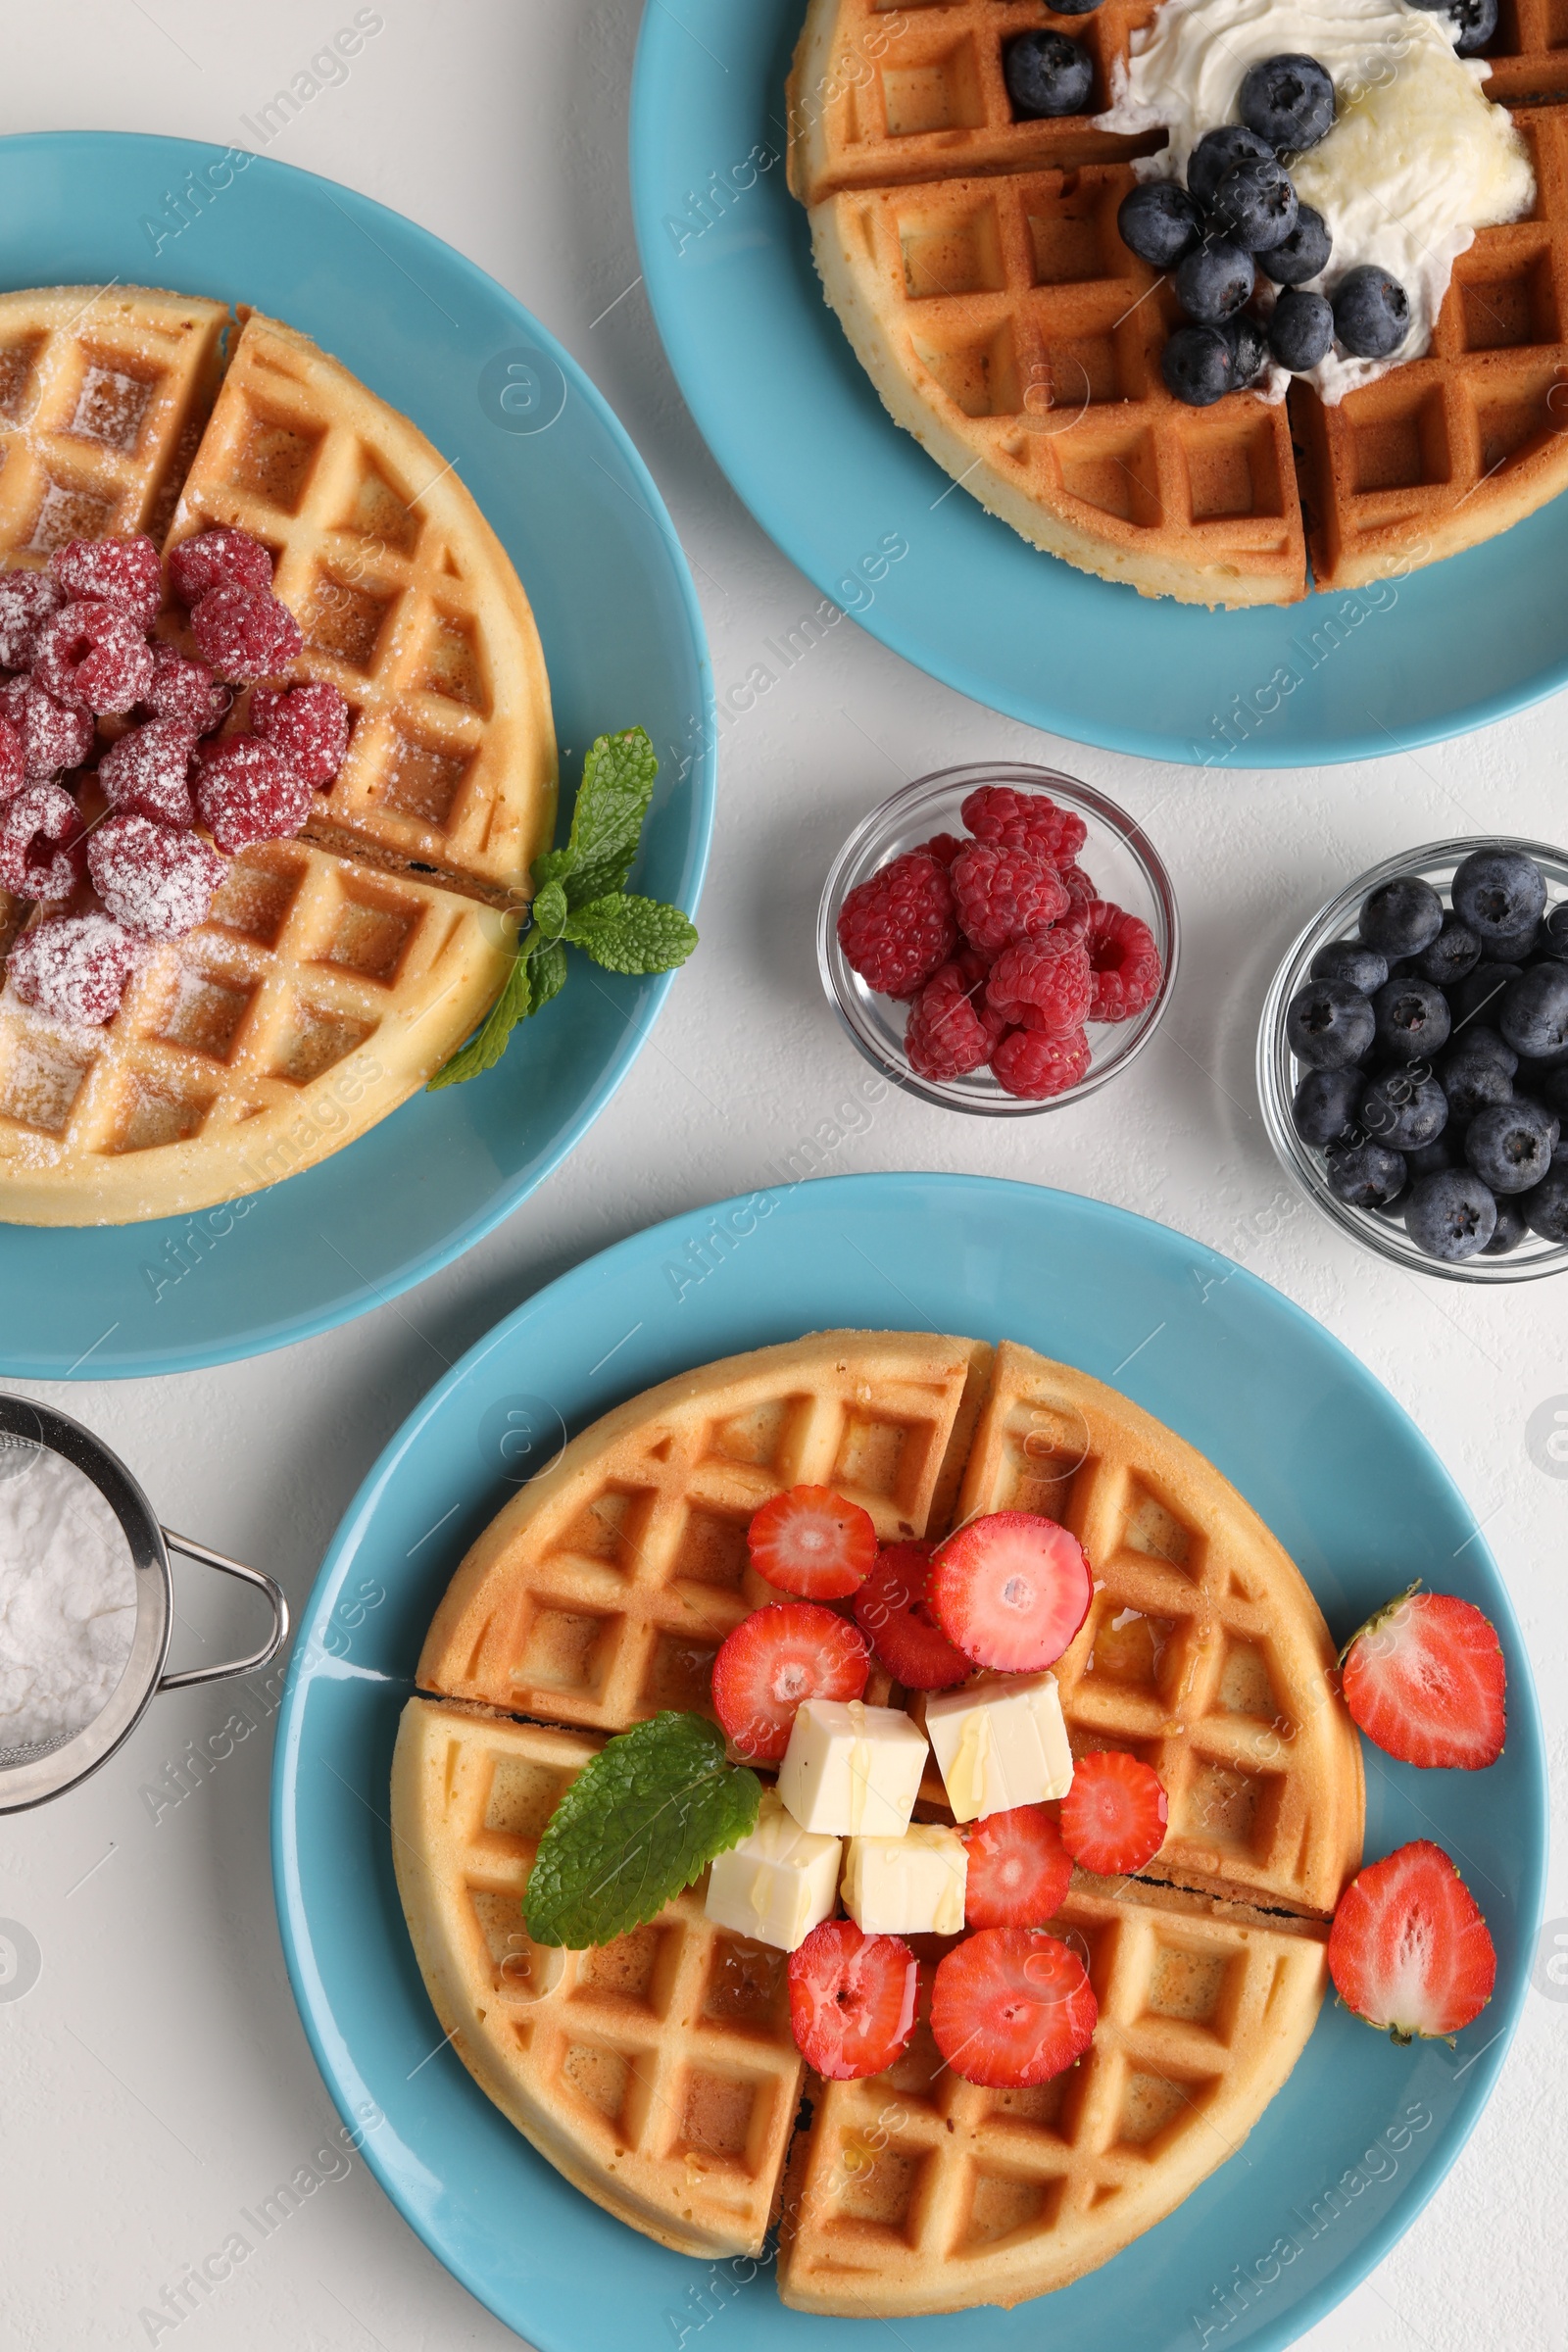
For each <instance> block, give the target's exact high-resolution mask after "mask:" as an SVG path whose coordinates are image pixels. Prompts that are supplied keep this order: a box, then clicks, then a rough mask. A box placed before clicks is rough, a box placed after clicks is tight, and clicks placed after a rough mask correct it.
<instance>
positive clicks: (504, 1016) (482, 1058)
mask: <svg viewBox="0 0 1568 2352" xmlns="http://www.w3.org/2000/svg"><path fill="white" fill-rule="evenodd" d="M536 945H537V941H536V937H535V935H534V934H532V933H530V935H529V937H528V938H527V939H525V940H524V941H523V943H522V945H521V947H519V949H518V950H517V959H516V961H515V963H514V965H513V967H512V970H511V971H510V972H509V973H508V975H507V985H506V987H505V988H504V989H503V990H502V991H501V994H500V996H499V997H498V998H497V999H496V1002H495V1004H494V1005H492V1006H491V1008H490V1012H489V1014H488V1016H487V1017H486V1019H485V1022H484V1025H483V1027H482V1028H480V1029H476V1030H475V1031H474V1033H473V1035H472V1037H470V1038H469V1040H468V1042H467V1044H466V1046H460V1047H459V1048H458V1051H457V1052H456V1054H453V1056H452V1058H451V1060H450V1061H444V1062H443V1063H442V1065H441V1067H440V1068H439V1069H438V1070H437V1072H436V1074H435V1076H434V1077H433V1078H432V1079H431V1080H430V1081H429V1085H428V1088H427V1092H429V1093H430V1094H434V1093H435V1092H436V1091H437V1089H438V1088H440V1087H443V1086H461V1085H462V1084H463V1082H464V1080H465V1079H466V1078H477V1077H478V1075H479V1073H480V1071H481V1070H489V1069H493V1068H494V1067H495V1065H496V1063H497V1062H498V1061H499V1060H500V1059H501V1056H502V1054H504V1053H505V1052H506V1050H507V1041H508V1039H509V1038H510V1037H511V1035H512V1032H513V1031H514V1029H515V1027H516V1025H517V1023H518V1022H519V1021H525V1020H526V1019H527V1018H528V1015H529V1013H530V1012H533V1011H535V1010H537V1008H538V1006H539V1005H542V1004H544V1003H546V1002H547V1000H546V998H544V997H541V996H539V995H538V994H537V983H536V975H535V970H534V966H535V964H536V962H537V961H538V958H537V957H536V956H535V955H534V953H533V950H534V948H535V946H536ZM554 953H555V954H556V955H557V956H561V962H562V973H561V980H558V981H557V982H556V984H555V986H554V987H553V988H552V989H551V990H550V992H549V993H550V995H551V996H552V997H553V996H555V995H557V993H558V992H559V990H560V988H561V981H562V980H564V978H565V976H566V974H565V961H566V958H565V956H564V953H563V951H562V950H561V949H560V948H559V947H558V948H556V949H555V950H554Z"/></svg>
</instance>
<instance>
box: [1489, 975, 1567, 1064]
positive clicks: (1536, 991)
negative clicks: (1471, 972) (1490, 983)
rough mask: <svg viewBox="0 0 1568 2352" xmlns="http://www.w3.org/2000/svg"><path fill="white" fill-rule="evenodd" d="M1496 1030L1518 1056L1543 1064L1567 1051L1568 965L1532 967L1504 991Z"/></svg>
mask: <svg viewBox="0 0 1568 2352" xmlns="http://www.w3.org/2000/svg"><path fill="white" fill-rule="evenodd" d="M1497 1027H1498V1028H1499V1029H1500V1030H1501V1031H1502V1034H1503V1036H1504V1037H1505V1038H1506V1039H1507V1041H1508V1043H1509V1045H1510V1046H1512V1048H1513V1050H1514V1052H1515V1053H1516V1054H1526V1055H1529V1056H1530V1057H1532V1058H1534V1059H1537V1060H1541V1059H1544V1058H1545V1057H1546V1056H1548V1055H1551V1054H1560V1053H1561V1052H1562V1051H1563V1049H1564V1048H1565V1047H1568V964H1562V963H1551V962H1547V963H1533V964H1532V965H1531V967H1530V969H1529V971H1528V972H1521V973H1520V975H1519V977H1518V979H1517V980H1516V981H1515V982H1514V983H1513V986H1512V987H1511V988H1508V989H1505V990H1504V991H1503V998H1502V1008H1501V1010H1500V1011H1499V1013H1498V1015H1497Z"/></svg>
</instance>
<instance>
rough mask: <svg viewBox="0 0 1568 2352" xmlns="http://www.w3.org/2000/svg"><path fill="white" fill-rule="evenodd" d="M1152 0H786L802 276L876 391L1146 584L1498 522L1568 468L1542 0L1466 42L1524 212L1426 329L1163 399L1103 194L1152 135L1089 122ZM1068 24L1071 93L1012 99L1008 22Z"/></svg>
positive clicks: (1319, 560) (1439, 546)
mask: <svg viewBox="0 0 1568 2352" xmlns="http://www.w3.org/2000/svg"><path fill="white" fill-rule="evenodd" d="M1155 5H1156V0H1102V5H1101V6H1100V7H1099V8H1098V9H1096V10H1095V11H1094V12H1093V13H1092V14H1090V15H1087V16H1056V15H1054V13H1053V12H1052V11H1051V9H1050V8H1049V7H1047V6H1046V5H1045V0H938V4H937V5H926V6H921V7H918V8H912V9H910V8H905V9H897V10H889V9H888V8H886V7H885V6H882V5H879V0H810V5H809V9H808V11H807V18H806V25H805V29H804V31H803V33H802V36H801V41H800V45H799V48H798V50H797V52H796V57H795V64H794V69H793V72H792V74H791V77H790V82H789V94H788V95H789V122H790V185H791V187H792V189H793V190H794V192H795V194H796V195H797V197H798V198H799V199H800V201H801V202H802V203H803V204H804V205H805V206H806V207H807V210H808V213H809V220H810V226H811V240H812V248H813V251H814V254H815V258H816V266H817V270H818V271H819V273H820V275H821V278H822V282H823V286H824V289H825V292H826V295H827V300H828V302H829V303H830V305H831V306H832V308H833V309H834V311H835V312H836V313H837V315H838V317H839V319H840V322H841V323H842V325H843V327H844V330H845V333H846V334H847V335H848V337H849V340H850V343H851V345H852V347H853V349H854V351H855V353H856V356H857V357H858V360H859V361H860V363H861V365H862V367H863V368H865V370H866V372H867V374H868V375H869V376H870V378H871V381H872V383H873V384H874V385H875V387H876V389H877V391H878V393H879V394H880V395H881V398H882V401H883V403H884V405H885V406H886V408H887V409H888V411H889V413H890V414H891V415H892V417H894V418H895V420H896V421H897V422H898V423H899V424H901V425H903V426H904V427H905V428H906V430H907V431H909V432H911V433H913V434H914V435H915V437H916V439H918V440H919V441H920V442H921V444H922V445H923V447H924V448H925V449H926V450H927V451H928V452H929V453H930V455H931V456H932V457H933V458H934V459H935V460H936V462H937V464H938V465H939V466H943V467H944V468H945V469H946V470H947V471H948V472H949V473H950V474H952V475H953V476H954V478H955V479H956V480H957V481H959V482H961V484H962V486H963V487H964V488H965V489H966V490H967V491H968V492H969V493H970V495H971V496H972V497H975V498H977V499H978V500H979V501H980V503H981V504H982V505H983V506H984V507H986V508H987V509H988V510H989V511H990V512H991V513H992V514H994V515H999V516H1000V517H1001V518H1002V519H1003V520H1004V521H1005V522H1008V523H1010V524H1011V525H1012V527H1013V528H1014V529H1015V530H1017V531H1019V532H1020V533H1021V534H1022V535H1023V537H1025V538H1026V539H1028V540H1030V541H1032V542H1033V544H1034V545H1035V546H1037V547H1039V548H1041V549H1043V550H1044V551H1045V552H1047V553H1048V554H1051V555H1056V556H1060V557H1062V558H1063V559H1064V560H1065V561H1066V562H1067V563H1070V564H1075V565H1076V566H1077V567H1078V568H1079V569H1080V570H1084V571H1089V572H1095V573H1098V574H1099V575H1100V576H1101V577H1102V578H1104V579H1109V580H1123V581H1126V582H1128V583H1130V584H1131V585H1132V586H1133V587H1135V588H1137V589H1138V590H1139V591H1140V593H1141V594H1143V595H1146V596H1169V597H1173V598H1175V599H1176V600H1178V601H1179V602H1181V603H1185V604H1200V605H1209V606H1226V607H1238V606H1250V605H1271V604H1272V605H1281V604H1290V603H1293V602H1295V601H1296V600H1297V599H1299V598H1300V597H1302V596H1304V595H1305V594H1306V592H1307V589H1308V587H1309V586H1316V587H1318V588H1320V589H1330V590H1332V589H1340V588H1352V587H1357V586H1360V585H1363V584H1366V583H1368V582H1370V581H1373V580H1377V579H1381V578H1386V577H1389V576H1391V575H1393V576H1403V574H1404V573H1406V572H1408V571H1410V570H1413V569H1415V568H1418V567H1419V566H1421V565H1424V564H1432V563H1436V562H1438V561H1439V560H1440V559H1442V558H1443V557H1446V556H1449V555H1453V554H1456V553H1458V552H1459V551H1460V550H1461V549H1463V548H1467V547H1474V546H1476V545H1479V544H1480V543H1481V542H1482V541H1484V540H1487V539H1491V538H1493V537H1495V535H1496V534H1497V533H1498V532H1499V531H1503V530H1506V529H1507V528H1508V527H1509V526H1510V525H1511V524H1513V523H1515V522H1517V521H1519V520H1521V519H1522V518H1523V517H1524V516H1526V515H1531V514H1533V513H1535V512H1536V510H1537V509H1538V508H1540V507H1541V506H1543V505H1544V504H1545V503H1546V501H1547V500H1549V499H1551V498H1554V497H1556V495H1557V494H1558V493H1559V492H1560V491H1561V490H1563V489H1564V488H1568V429H1565V427H1568V324H1565V320H1568V106H1565V105H1564V104H1563V103H1561V102H1562V100H1563V99H1564V96H1565V89H1564V75H1563V73H1562V69H1561V65H1560V58H1561V51H1560V50H1554V49H1553V48H1552V46H1551V41H1552V30H1551V23H1550V6H1549V0H1518V4H1517V6H1511V7H1509V8H1507V9H1505V10H1504V12H1503V21H1502V24H1501V25H1500V27H1499V30H1498V32H1497V33H1496V34H1495V36H1494V38H1493V39H1492V41H1490V42H1489V43H1488V56H1487V62H1488V63H1489V64H1491V65H1492V66H1493V68H1494V71H1493V74H1492V78H1491V80H1490V81H1489V82H1488V84H1487V85H1486V87H1487V91H1488V95H1489V96H1490V97H1492V98H1493V100H1494V101H1495V103H1497V104H1499V105H1500V104H1506V105H1508V106H1509V107H1510V109H1511V110H1512V111H1513V113H1514V119H1515V121H1516V123H1517V124H1518V126H1519V128H1520V130H1521V132H1522V133H1523V135H1524V138H1525V140H1526V143H1527V145H1528V146H1529V148H1530V151H1531V158H1532V162H1533V164H1534V167H1535V172H1536V182H1537V191H1538V195H1537V203H1536V207H1535V210H1534V212H1533V214H1532V215H1531V217H1530V218H1529V219H1528V220H1526V221H1517V222H1513V223H1511V224H1508V225H1505V226H1501V227H1495V228H1484V229H1482V230H1480V231H1479V232H1478V234H1477V235H1476V237H1475V240H1474V242H1473V244H1472V245H1471V246H1470V247H1469V249H1468V250H1467V251H1466V252H1465V253H1464V254H1463V255H1461V257H1460V259H1459V261H1458V263H1457V264H1456V265H1455V269H1454V274H1453V279H1452V282H1451V283H1450V285H1449V288H1448V292H1447V295H1446V300H1445V302H1444V305H1443V308H1442V310H1441V312H1440V314H1439V317H1438V319H1437V323H1436V327H1435V330H1434V334H1433V342H1432V350H1431V352H1430V354H1429V355H1428V356H1427V357H1426V358H1424V359H1420V360H1413V361H1410V362H1407V363H1405V364H1404V365H1402V366H1399V367H1397V368H1393V369H1392V370H1391V371H1390V372H1389V373H1388V374H1386V375H1384V376H1382V377H1380V378H1379V379H1378V380H1377V381H1375V382H1373V383H1370V384H1367V385H1364V386H1363V387H1362V388H1361V389H1360V390H1358V391H1354V392H1351V393H1350V394H1349V395H1348V397H1347V398H1346V399H1345V400H1343V401H1342V402H1341V403H1340V404H1339V405H1338V406H1336V407H1328V406H1326V405H1325V404H1324V403H1323V402H1322V401H1321V400H1320V399H1319V398H1318V396H1317V394H1316V392H1315V391H1314V390H1313V389H1312V388H1311V387H1310V386H1309V385H1308V384H1306V383H1305V382H1304V381H1302V380H1298V381H1297V382H1296V383H1295V385H1294V387H1293V389H1292V392H1291V395H1290V399H1289V402H1288V404H1280V405H1274V406H1270V404H1269V403H1268V402H1266V401H1265V400H1264V399H1263V398H1262V397H1261V396H1260V394H1258V393H1257V392H1253V391H1237V392H1231V393H1227V394H1226V395H1225V396H1224V397H1223V398H1222V399H1220V400H1218V401H1216V402H1215V403H1214V404H1213V405H1212V406H1211V407H1208V408H1204V409H1193V408H1188V407H1184V406H1183V405H1182V403H1180V402H1179V401H1177V400H1176V399H1175V398H1174V397H1173V396H1172V394H1171V393H1170V392H1169V391H1168V390H1167V389H1166V386H1165V384H1164V382H1163V379H1162V376H1161V373H1160V355H1161V352H1162V351H1163V348H1164V344H1165V341H1166V339H1167V336H1168V334H1169V332H1170V331H1171V329H1172V328H1173V327H1174V326H1175V325H1176V324H1177V323H1178V322H1179V319H1180V316H1181V314H1180V312H1179V310H1178V308H1177V305H1176V302H1175V297H1174V294H1173V293H1172V291H1171V289H1170V286H1169V284H1168V282H1166V281H1163V280H1161V279H1159V278H1157V277H1156V274H1155V272H1154V271H1153V270H1150V269H1148V268H1147V267H1146V266H1145V265H1144V264H1143V263H1142V262H1140V261H1139V260H1137V259H1136V257H1135V256H1134V255H1133V254H1132V253H1131V252H1129V250H1128V249H1127V247H1126V246H1125V245H1124V244H1123V243H1122V241H1121V238H1120V236H1119V234H1118V232H1117V228H1116V209H1117V206H1118V205H1119V203H1120V201H1121V199H1122V197H1123V196H1124V195H1125V194H1126V193H1127V191H1128V189H1129V188H1130V187H1131V186H1132V185H1133V184H1134V173H1133V171H1132V159H1133V158H1134V157H1135V156H1138V155H1141V154H1144V153H1147V152H1149V150H1150V149H1151V148H1152V147H1155V146H1158V145H1159V144H1161V139H1160V135H1159V134H1158V133H1157V132H1156V133H1153V134H1151V135H1148V136H1143V137H1139V138H1136V139H1132V138H1127V137H1123V136H1118V135H1115V134H1112V133H1109V132H1106V131H1103V130H1102V129H1100V128H1098V127H1097V125H1096V122H1095V116H1096V115H1097V114H1098V113H1099V112H1100V111H1101V110H1103V108H1104V107H1106V106H1108V104H1109V103H1110V99H1111V94H1112V76H1113V73H1114V71H1115V68H1116V66H1117V64H1118V63H1120V62H1121V61H1123V60H1125V58H1126V57H1127V55H1128V50H1129V43H1130V42H1131V40H1132V37H1133V35H1134V33H1135V32H1137V31H1138V30H1140V29H1141V28H1143V27H1144V26H1147V25H1149V23H1150V22H1151V21H1152V17H1153V15H1154V13H1155ZM1041 28H1046V29H1050V30H1052V31H1054V32H1057V33H1063V34H1066V35H1067V36H1068V37H1069V38H1071V39H1073V40H1075V41H1077V42H1079V43H1080V44H1082V45H1083V46H1084V47H1085V48H1086V49H1087V50H1088V51H1089V52H1090V55H1091V57H1092V59H1093V63H1094V76H1095V78H1094V87H1093V91H1092V94H1091V98H1090V100H1089V104H1088V108H1087V110H1086V111H1085V112H1084V113H1083V114H1080V115H1071V116H1063V117H1056V118H1053V119H1048V120H1044V121H1021V122H1020V121H1015V120H1014V119H1013V109H1012V107H1011V105H1010V103H1009V100H1008V95H1007V90H1006V85H1005V78H1004V71H1003V57H1004V51H1005V44H1006V42H1007V41H1008V40H1009V39H1011V38H1012V37H1014V36H1015V35H1016V34H1018V33H1020V32H1027V31H1033V30H1036V29H1041Z"/></svg>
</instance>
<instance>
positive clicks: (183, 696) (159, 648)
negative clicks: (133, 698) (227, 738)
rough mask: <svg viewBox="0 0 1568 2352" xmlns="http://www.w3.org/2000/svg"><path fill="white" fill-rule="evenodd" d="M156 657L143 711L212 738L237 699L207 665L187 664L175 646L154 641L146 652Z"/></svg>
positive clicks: (204, 663) (200, 663)
mask: <svg viewBox="0 0 1568 2352" xmlns="http://www.w3.org/2000/svg"><path fill="white" fill-rule="evenodd" d="M147 650H148V651H149V653H150V654H151V655H152V658H153V682H152V684H151V685H150V686H149V687H148V689H147V699H146V702H145V704H144V705H143V708H144V710H146V711H150V712H151V714H152V716H153V717H154V718H177V719H178V720H179V722H180V724H181V725H182V726H186V727H189V728H191V729H192V730H193V732H194V733H196V734H197V735H211V734H212V732H213V730H214V728H215V727H221V725H222V723H223V721H224V719H225V718H226V717H227V716H228V713H229V711H230V709H231V707H232V705H233V701H234V696H233V692H232V690H231V689H230V688H229V687H227V686H220V685H219V683H218V681H217V679H216V678H215V677H214V676H213V673H212V671H211V670H210V669H209V668H208V666H207V664H206V662H188V661H187V660H186V659H185V656H184V655H183V654H181V653H178V652H176V651H175V649H174V647H173V646H172V645H165V644H164V643H163V642H162V641H161V640H159V639H155V640H154V642H153V643H152V645H150V646H149V647H148V649H147Z"/></svg>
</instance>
